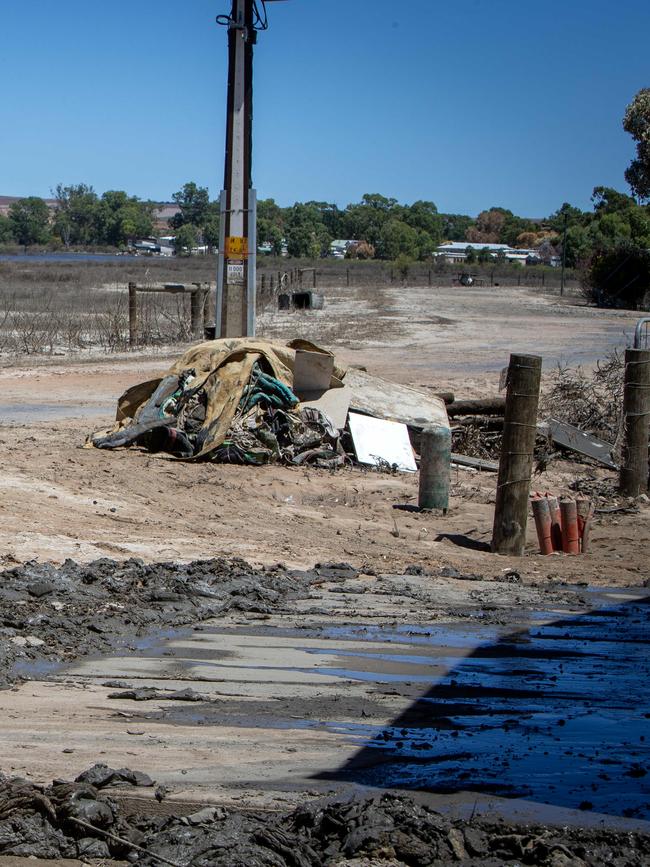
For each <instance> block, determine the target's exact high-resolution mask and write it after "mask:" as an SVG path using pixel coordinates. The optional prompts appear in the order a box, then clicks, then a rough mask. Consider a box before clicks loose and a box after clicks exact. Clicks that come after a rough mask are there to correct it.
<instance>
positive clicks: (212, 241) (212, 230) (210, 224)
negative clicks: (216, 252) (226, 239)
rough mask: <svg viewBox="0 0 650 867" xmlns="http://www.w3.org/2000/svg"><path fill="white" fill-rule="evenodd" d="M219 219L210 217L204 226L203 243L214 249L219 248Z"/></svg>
mask: <svg viewBox="0 0 650 867" xmlns="http://www.w3.org/2000/svg"><path fill="white" fill-rule="evenodd" d="M219 222H220V221H219V217H218V216H216V217H210V218H209V219H208V220H207V221H206V223H205V225H204V226H203V241H204V243H206V244H207V245H208V247H212V248H214V249H216V248H218V246H219Z"/></svg>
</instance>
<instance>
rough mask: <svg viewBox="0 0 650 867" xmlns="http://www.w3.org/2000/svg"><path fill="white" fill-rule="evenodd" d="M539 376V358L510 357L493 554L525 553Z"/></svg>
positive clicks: (495, 509) (493, 532)
mask: <svg viewBox="0 0 650 867" xmlns="http://www.w3.org/2000/svg"><path fill="white" fill-rule="evenodd" d="M541 375H542V359H541V356H539V355H511V356H510V364H509V366H508V391H507V393H506V411H505V420H504V427H503V441H502V444H501V457H500V460H499V477H498V481H497V495H496V504H495V507H494V527H493V530H492V550H493V551H494V552H495V553H496V554H513V555H514V556H516V557H521V556H522V554H523V553H524V547H525V544H526V523H527V521H528V495H529V492H530V477H531V472H532V468H533V451H534V448H535V435H536V432H537V406H538V403H539V386H540V380H541Z"/></svg>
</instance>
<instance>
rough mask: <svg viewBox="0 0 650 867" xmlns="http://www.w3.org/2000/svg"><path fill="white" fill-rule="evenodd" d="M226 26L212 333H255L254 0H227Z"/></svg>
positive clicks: (222, 21) (223, 21)
mask: <svg viewBox="0 0 650 867" xmlns="http://www.w3.org/2000/svg"><path fill="white" fill-rule="evenodd" d="M217 22H218V23H219V24H224V25H226V26H227V27H228V102H227V111H226V158H225V166H224V181H223V190H222V191H221V197H220V218H221V224H220V239H219V259H218V264H217V298H216V307H215V310H216V323H215V325H216V329H215V332H216V334H215V336H216V337H243V336H248V337H253V336H254V335H255V294H256V253H257V237H256V235H257V232H256V223H257V219H256V218H257V212H256V194H255V190H254V189H252V172H251V165H252V127H253V45H254V44H255V42H256V41H257V27H258V25H259V23H260V22H259V16H257V6H256V3H255V0H232V9H231V12H230V15H220V16H218V18H217Z"/></svg>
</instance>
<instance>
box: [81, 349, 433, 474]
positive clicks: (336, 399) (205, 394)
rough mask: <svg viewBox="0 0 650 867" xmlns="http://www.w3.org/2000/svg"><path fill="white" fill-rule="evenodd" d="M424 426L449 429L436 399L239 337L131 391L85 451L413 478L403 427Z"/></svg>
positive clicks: (309, 353)
mask: <svg viewBox="0 0 650 867" xmlns="http://www.w3.org/2000/svg"><path fill="white" fill-rule="evenodd" d="M350 410H353V411H354V412H352V413H350V415H349V421H348V412H349V411H350ZM366 416H370V417H372V418H373V419H374V421H375V422H376V426H375V428H374V429H373V430H372V431H370V432H367V431H365V429H364V430H363V431H361V432H359V433H357V432H355V430H354V426H353V423H352V422H353V420H354V419H357V420H358V419H359V418H363V417H366ZM430 423H437V424H439V425H440V424H442V425H444V426H445V427H447V426H448V419H447V414H446V412H445V408H444V403H443V402H442V401H441V400H440V399H439V398H437V397H434V396H432V395H428V394H422V393H421V392H418V391H416V390H415V389H412V388H408V387H405V386H399V385H396V384H394V383H388V382H385V381H383V380H380V379H378V378H376V377H371V376H369V375H368V374H366V373H365V372H362V371H357V370H347V369H346V368H342V367H338V366H337V365H336V364H335V360H334V357H333V356H332V355H331V354H330V353H329V352H325V351H324V350H322V349H319V348H318V347H317V346H314V345H313V344H311V343H308V342H307V341H302V340H294V341H292V342H291V343H288V344H286V345H284V344H279V343H271V342H269V341H264V340H254V339H251V340H248V339H246V338H238V339H234V340H213V341H209V342H208V343H202V344H199V345H197V346H194V347H192V349H190V350H188V352H186V353H185V354H184V355H183V356H182V358H180V359H179V360H178V362H176V364H174V365H173V366H172V367H171V368H170V370H169V371H168V372H167V373H166V374H165V375H164V376H163V377H162V378H160V379H156V380H152V381H150V382H145V383H142V384H140V385H138V386H135V388H131V389H129V390H128V391H127V392H125V394H123V395H122V397H121V398H120V400H119V402H118V411H117V423H116V425H115V426H114V427H113V428H112V429H111V430H109V431H100V432H97V433H95V434H93V435H91V436H90V437H89V438H88V441H87V443H86V445H87V446H88V447H95V448H100V449H114V448H120V447H125V446H139V447H141V448H144V449H147V450H148V451H152V452H160V451H163V452H167V453H169V454H172V455H174V456H176V457H178V458H182V459H185V460H194V459H206V460H211V461H216V462H220V463H237V464H253V465H261V464H267V463H271V462H276V461H277V462H282V463H286V464H298V465H301V464H306V463H311V464H315V465H316V466H320V467H326V468H330V469H331V468H335V467H340V466H342V465H344V464H345V463H346V462H350V461H351V460H356V461H358V462H360V463H369V464H371V465H374V466H384V465H386V464H387V465H389V466H392V465H393V464H395V466H396V467H397V468H398V469H403V470H409V471H414V470H415V461H414V458H413V451H412V448H411V445H410V442H409V439H408V430H407V425H408V426H409V427H412V428H413V429H421V428H422V427H424V426H425V425H426V424H430ZM396 426H399V428H400V433H401V439H400V438H398V437H396V433H395V428H396ZM343 434H345V436H343ZM344 444H345V447H344ZM404 444H405V447H406V452H408V454H406V455H405V457H404V458H402V456H403V453H404ZM395 455H396V456H397V457H395Z"/></svg>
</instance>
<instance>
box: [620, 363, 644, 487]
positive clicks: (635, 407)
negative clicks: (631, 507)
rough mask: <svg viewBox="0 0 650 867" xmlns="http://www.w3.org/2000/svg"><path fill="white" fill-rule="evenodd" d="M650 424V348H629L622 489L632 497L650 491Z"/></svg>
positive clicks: (626, 370) (625, 395) (621, 477)
mask: <svg viewBox="0 0 650 867" xmlns="http://www.w3.org/2000/svg"><path fill="white" fill-rule="evenodd" d="M649 423H650V350H648V349H626V350H625V380H624V390H623V424H624V439H623V460H622V462H621V471H620V476H619V488H620V491H621V493H622V494H625V495H626V496H628V497H638V496H639V494H643V493H645V492H646V491H647V490H648V426H649Z"/></svg>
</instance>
